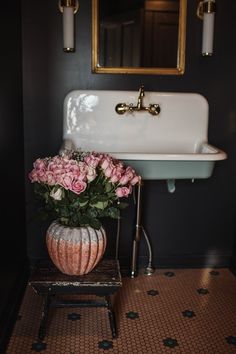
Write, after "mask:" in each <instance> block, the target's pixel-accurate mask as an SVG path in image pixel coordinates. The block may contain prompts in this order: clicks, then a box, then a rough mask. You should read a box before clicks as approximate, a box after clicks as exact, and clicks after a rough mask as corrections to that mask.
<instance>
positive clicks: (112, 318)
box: [106, 296, 117, 338]
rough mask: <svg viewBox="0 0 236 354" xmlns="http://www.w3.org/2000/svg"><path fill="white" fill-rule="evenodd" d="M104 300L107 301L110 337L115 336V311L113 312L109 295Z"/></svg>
mask: <svg viewBox="0 0 236 354" xmlns="http://www.w3.org/2000/svg"><path fill="white" fill-rule="evenodd" d="M106 302H107V309H108V316H109V322H110V327H111V333H112V338H116V337H117V330H116V318H115V313H114V310H113V307H112V304H111V298H110V296H106Z"/></svg>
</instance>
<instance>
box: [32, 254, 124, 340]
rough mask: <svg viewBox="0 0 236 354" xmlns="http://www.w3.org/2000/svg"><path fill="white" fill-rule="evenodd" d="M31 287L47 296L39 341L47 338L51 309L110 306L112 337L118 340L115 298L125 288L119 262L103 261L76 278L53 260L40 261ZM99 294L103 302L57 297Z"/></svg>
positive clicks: (33, 273) (45, 297)
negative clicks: (114, 306) (113, 304)
mask: <svg viewBox="0 0 236 354" xmlns="http://www.w3.org/2000/svg"><path fill="white" fill-rule="evenodd" d="M29 284H30V285H31V286H32V287H33V289H34V290H35V292H36V293H37V294H38V295H41V296H42V297H43V309H42V316H41V323H40V327H39V332H38V340H39V341H42V340H43V339H44V337H45V335H46V322H47V318H48V312H49V308H50V307H106V308H107V310H108V316H109V322H110V327H111V332H112V337H113V338H116V336H117V330H116V320H115V314H114V310H113V306H112V302H111V295H112V294H114V293H115V292H116V291H117V290H118V289H119V288H120V287H121V285H122V281H121V275H120V267H119V261H118V260H115V259H103V260H101V262H99V264H98V265H97V266H96V267H95V268H94V269H93V270H92V271H91V272H90V273H88V274H85V275H80V276H75V275H65V274H63V273H61V272H60V271H59V270H58V269H57V268H56V267H55V266H54V265H53V264H52V262H51V261H40V262H38V264H37V265H36V267H35V268H34V270H33V271H32V273H31V276H30V279H29ZM81 294H87V295H97V296H101V297H103V298H104V299H102V300H101V301H100V300H99V301H98V300H87V301H85V300H64V299H63V300H58V299H56V296H55V295H58V296H59V295H63V297H64V295H81Z"/></svg>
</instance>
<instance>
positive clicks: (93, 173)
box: [87, 167, 97, 182]
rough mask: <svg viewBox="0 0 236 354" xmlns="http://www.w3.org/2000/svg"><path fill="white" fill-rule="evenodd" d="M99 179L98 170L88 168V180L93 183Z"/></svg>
mask: <svg viewBox="0 0 236 354" xmlns="http://www.w3.org/2000/svg"><path fill="white" fill-rule="evenodd" d="M96 177H97V173H96V169H95V168H93V167H88V171H87V180H88V181H89V182H92V181H93V180H94V179H95V178H96Z"/></svg>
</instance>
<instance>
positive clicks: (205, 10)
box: [197, 0, 216, 56]
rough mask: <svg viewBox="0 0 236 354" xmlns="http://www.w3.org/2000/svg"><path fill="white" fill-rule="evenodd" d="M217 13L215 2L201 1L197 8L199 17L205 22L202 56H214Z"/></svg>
mask: <svg viewBox="0 0 236 354" xmlns="http://www.w3.org/2000/svg"><path fill="white" fill-rule="evenodd" d="M215 12H216V3H215V0H203V1H200V2H199V4H198V8H197V16H198V17H199V18H200V19H201V20H203V28H202V55H203V56H211V55H212V54H213V39H214V19H215Z"/></svg>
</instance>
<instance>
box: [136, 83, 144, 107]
mask: <svg viewBox="0 0 236 354" xmlns="http://www.w3.org/2000/svg"><path fill="white" fill-rule="evenodd" d="M144 96H145V93H144V86H143V85H141V87H140V89H139V96H138V103H137V110H138V111H140V110H142V109H143V108H144V107H143V97H144Z"/></svg>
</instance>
